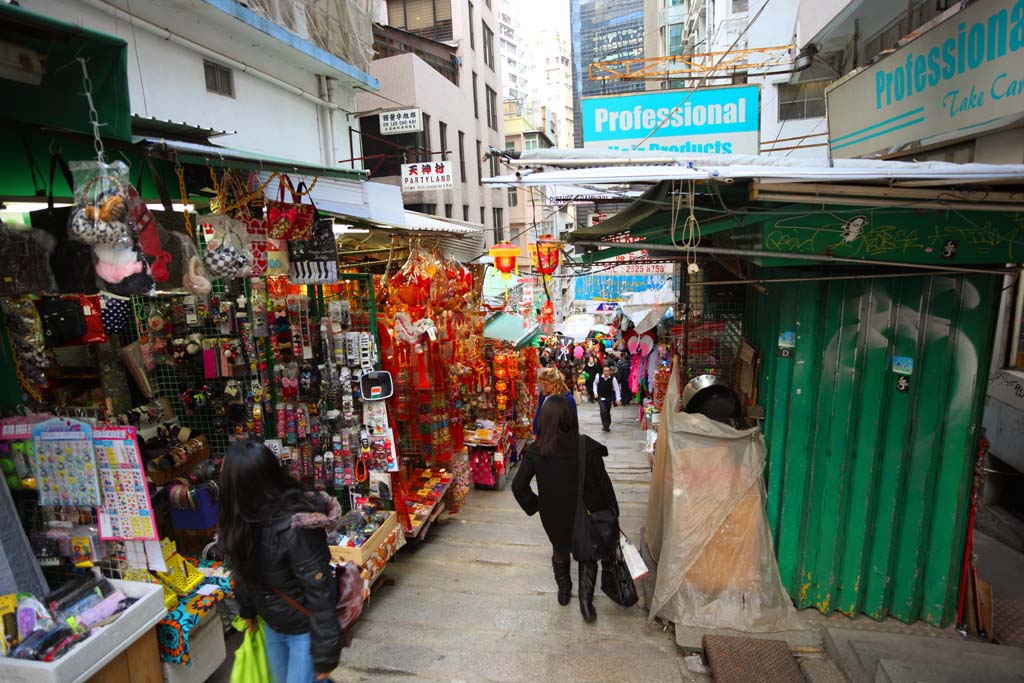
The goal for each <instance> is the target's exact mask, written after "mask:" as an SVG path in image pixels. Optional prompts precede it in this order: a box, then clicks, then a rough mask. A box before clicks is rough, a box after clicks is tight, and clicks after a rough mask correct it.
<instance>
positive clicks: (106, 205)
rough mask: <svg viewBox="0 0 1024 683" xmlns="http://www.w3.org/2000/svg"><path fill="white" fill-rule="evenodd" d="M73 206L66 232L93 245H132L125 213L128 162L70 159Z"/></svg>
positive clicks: (131, 236)
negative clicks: (73, 181) (73, 191)
mask: <svg viewBox="0 0 1024 683" xmlns="http://www.w3.org/2000/svg"><path fill="white" fill-rule="evenodd" d="M68 166H69V167H70V168H71V173H72V175H73V176H74V179H75V206H74V208H73V209H72V211H71V219H70V220H71V222H70V224H69V225H68V235H69V236H70V237H73V238H74V239H76V240H78V241H79V242H84V243H86V244H90V245H92V246H96V245H97V244H103V245H107V246H121V247H124V246H131V245H132V243H133V240H132V238H133V234H132V231H131V228H130V226H129V216H128V191H127V186H128V166H127V165H126V164H125V163H124V162H121V161H115V162H113V163H111V164H105V163H102V162H98V161H73V162H71V163H70V164H69V165H68Z"/></svg>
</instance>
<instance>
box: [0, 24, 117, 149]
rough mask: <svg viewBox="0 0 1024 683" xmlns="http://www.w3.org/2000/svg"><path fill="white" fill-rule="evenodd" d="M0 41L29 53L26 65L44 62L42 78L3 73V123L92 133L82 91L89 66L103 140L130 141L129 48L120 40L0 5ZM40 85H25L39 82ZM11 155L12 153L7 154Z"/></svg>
mask: <svg viewBox="0 0 1024 683" xmlns="http://www.w3.org/2000/svg"><path fill="white" fill-rule="evenodd" d="M0 41H2V42H4V43H8V44H11V45H14V46H16V47H17V48H22V49H24V50H28V51H30V52H27V53H23V56H24V58H25V61H26V64H32V63H33V62H35V63H38V59H41V60H42V70H43V73H42V74H33V73H32V72H33V67H32V66H25V67H22V68H16V70H15V71H11V72H8V73H5V72H4V71H0V82H2V85H3V91H4V98H3V99H4V104H3V111H2V112H0V117H2V118H3V119H9V120H12V121H17V122H21V123H28V124H32V125H34V126H37V127H40V128H55V129H58V130H69V131H76V132H79V133H90V134H91V132H92V127H91V125H90V123H89V107H88V102H87V100H86V98H85V95H84V94H83V93H84V87H83V74H82V66H81V64H79V62H78V59H79V58H82V59H85V61H86V68H87V70H88V73H89V80H90V81H91V82H92V99H93V103H94V105H95V107H96V112H97V113H98V114H99V121H100V123H101V124H102V125H103V127H102V135H103V137H104V138H115V139H120V140H128V139H129V138H130V136H131V108H130V106H129V101H128V70H127V59H128V49H127V43H125V41H124V40H123V39H121V38H120V37H118V36H112V35H109V34H106V33H100V32H99V31H93V30H90V29H87V28H83V27H81V26H76V25H75V24H69V23H67V22H64V21H59V20H57V19H52V18H50V17H47V16H44V15H42V14H37V13H35V12H30V11H28V10H26V9H23V8H21V7H16V6H14V5H8V4H0ZM40 76H41V81H40V82H38V83H32V82H21V81H32V80H34V79H35V80H38V79H39V77H40ZM5 152H6V153H8V154H10V153H11V152H12V150H11V149H9V148H5Z"/></svg>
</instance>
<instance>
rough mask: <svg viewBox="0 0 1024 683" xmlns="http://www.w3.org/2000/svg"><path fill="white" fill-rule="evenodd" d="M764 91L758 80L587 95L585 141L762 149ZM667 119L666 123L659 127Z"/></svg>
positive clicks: (596, 145)
mask: <svg viewBox="0 0 1024 683" xmlns="http://www.w3.org/2000/svg"><path fill="white" fill-rule="evenodd" d="M759 94H760V93H759V91H758V87H757V86H756V85H741V86H728V87H724V88H700V89H699V90H660V91H653V92H647V93H631V94H629V95H607V96H603V97H585V98H583V102H582V117H583V146H584V147H587V148H590V149H623V150H629V149H632V148H633V146H634V145H637V149H639V150H646V151H652V152H658V151H662V152H681V153H684V154H688V153H696V154H757V152H758V130H759V123H760V98H759ZM662 121H665V124H664V125H663V126H661V127H660V128H659V127H658V125H659V124H660V123H661V122H662ZM655 129H657V130H655ZM651 131H654V133H653V134H651ZM649 134H651V135H650V138H648V139H647V140H646V141H644V138H646V137H647V136H648V135H649ZM642 141H643V142H642Z"/></svg>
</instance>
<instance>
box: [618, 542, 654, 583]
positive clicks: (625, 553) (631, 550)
mask: <svg viewBox="0 0 1024 683" xmlns="http://www.w3.org/2000/svg"><path fill="white" fill-rule="evenodd" d="M619 550H621V551H622V559H623V560H625V561H626V566H627V567H628V568H629V575H630V576H632V577H633V580H634V581H635V580H636V579H639V578H640V577H642V576H646V575H647V571H648V570H647V563H646V562H644V558H642V557H640V551H639V550H637V549H636V546H635V545H633V541H631V540H629V538H627V537H626V534H623V533H620V534H619Z"/></svg>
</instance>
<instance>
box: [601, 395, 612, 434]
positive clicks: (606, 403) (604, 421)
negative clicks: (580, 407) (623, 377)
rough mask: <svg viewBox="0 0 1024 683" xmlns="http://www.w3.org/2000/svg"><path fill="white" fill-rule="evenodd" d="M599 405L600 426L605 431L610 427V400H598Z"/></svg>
mask: <svg viewBox="0 0 1024 683" xmlns="http://www.w3.org/2000/svg"><path fill="white" fill-rule="evenodd" d="M600 405H601V426H602V427H604V428H605V429H609V428H610V427H611V426H612V400H611V399H609V398H602V399H601V400H600Z"/></svg>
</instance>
